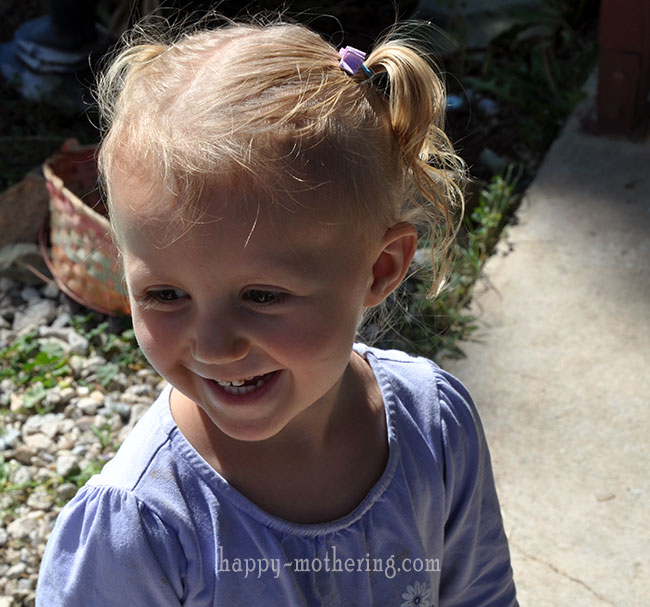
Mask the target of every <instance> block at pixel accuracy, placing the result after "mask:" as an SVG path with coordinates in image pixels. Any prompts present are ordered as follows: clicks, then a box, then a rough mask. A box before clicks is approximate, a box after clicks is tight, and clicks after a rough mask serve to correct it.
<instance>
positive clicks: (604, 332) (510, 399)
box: [442, 101, 650, 607]
mask: <svg viewBox="0 0 650 607" xmlns="http://www.w3.org/2000/svg"><path fill="white" fill-rule="evenodd" d="M588 103H589V102H587V103H586V104H583V105H582V106H581V107H580V108H579V109H578V110H576V112H575V113H574V115H573V117H572V119H571V120H570V121H569V123H568V125H567V127H566V128H565V130H564V131H563V133H562V134H561V136H560V137H559V139H558V140H557V141H556V142H555V144H554V146H553V147H552V149H551V150H550V152H549V153H548V155H547V157H546V159H545V161H544V163H543V165H542V167H541V170H540V171H539V173H538V175H537V177H536V179H535V181H534V183H533V184H532V186H531V187H530V189H529V191H528V193H527V196H526V198H525V200H524V202H523V204H522V207H521V209H520V211H519V212H518V219H519V223H518V225H516V226H513V227H511V228H509V230H508V235H507V242H508V243H510V245H511V246H512V250H511V251H510V252H509V253H507V254H505V251H506V250H507V249H508V247H506V246H503V243H502V245H501V246H500V247H499V248H500V250H501V251H500V252H499V253H498V254H497V255H495V256H494V257H493V258H491V259H490V260H489V262H488V264H487V266H486V270H485V271H486V274H487V277H488V279H489V282H490V283H491V288H488V289H486V288H483V290H481V289H479V292H478V293H477V295H476V297H475V300H474V312H475V313H477V314H478V315H479V317H480V322H481V325H482V326H481V329H480V331H479V333H478V335H477V336H476V337H477V338H478V339H479V341H476V342H469V343H465V344H462V347H463V349H464V350H465V352H466V354H467V358H466V359H463V360H459V361H449V360H448V361H442V364H443V366H444V367H446V368H448V369H449V370H450V371H452V372H453V373H455V374H456V375H458V376H459V377H460V378H461V379H462V380H463V381H464V382H465V384H466V385H467V386H468V388H469V389H470V392H471V393H472V395H473V397H474V399H475V400H476V402H477V405H478V407H479V410H480V412H481V415H482V418H483V422H484V424H485V427H486V432H487V435H488V440H489V442H490V446H491V450H492V458H493V463H494V468H495V471H496V478H497V486H498V489H499V494H500V498H501V505H502V510H503V515H504V519H505V524H506V531H507V533H508V536H509V538H510V545H511V551H512V557H513V567H514V571H515V581H516V583H517V586H518V591H519V600H520V603H521V605H522V607H544V606H547V605H548V606H553V607H559V606H561V607H568V606H571V607H590V606H595V607H597V606H601V605H603V606H604V605H615V606H617V607H646V606H647V605H650V141H646V142H643V143H632V142H629V141H626V140H617V139H611V138H597V137H593V136H589V135H585V134H583V133H581V132H580V131H579V122H578V121H579V118H580V117H581V113H582V112H584V111H585V107H586V106H587V105H588ZM591 103H592V105H593V101H592V102H591Z"/></svg>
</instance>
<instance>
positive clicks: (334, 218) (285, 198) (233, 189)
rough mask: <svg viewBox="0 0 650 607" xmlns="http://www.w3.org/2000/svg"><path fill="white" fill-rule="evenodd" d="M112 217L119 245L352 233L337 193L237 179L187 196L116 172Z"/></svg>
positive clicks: (291, 240) (321, 239)
mask: <svg viewBox="0 0 650 607" xmlns="http://www.w3.org/2000/svg"><path fill="white" fill-rule="evenodd" d="M111 186H112V187H111V194H112V202H113V222H114V229H115V231H116V233H117V237H118V241H119V244H120V245H121V247H122V248H123V249H131V250H133V248H134V247H137V246H138V245H137V243H138V241H141V240H143V239H146V240H147V241H149V242H156V243H157V244H158V246H159V247H160V248H161V249H162V248H167V247H170V246H172V245H174V244H175V245H181V246H190V247H192V248H196V247H204V246H210V245H211V243H213V242H214V239H215V237H218V235H223V233H224V231H226V232H228V234H229V236H232V239H230V240H231V242H232V243H234V244H235V245H236V246H237V247H241V248H244V247H246V246H248V245H249V244H250V245H252V244H257V243H263V242H264V241H265V240H266V241H267V242H268V241H269V239H270V240H273V241H275V242H278V243H286V244H287V245H288V246H293V245H298V244H300V243H302V242H310V241H311V242H313V243H314V244H316V245H317V244H319V243H320V244H323V245H326V244H327V243H333V242H337V241H340V240H342V239H345V240H351V239H353V238H354V234H353V232H354V230H353V228H352V224H351V222H350V221H349V219H348V218H347V217H346V214H345V212H344V205H343V203H342V201H341V200H340V198H337V197H335V196H332V195H331V194H330V193H328V192H327V191H326V190H325V189H321V190H319V191H316V190H314V189H311V190H305V191H302V192H289V191H287V192H282V190H280V191H265V190H264V189H260V188H256V187H253V186H251V184H249V183H245V182H243V181H240V182H234V183H232V182H225V181H220V182H214V183H211V184H209V185H208V186H207V187H205V188H203V189H202V191H201V193H200V195H199V196H196V197H195V198H191V197H190V196H189V195H188V196H187V198H186V199H183V197H182V196H176V195H175V194H173V193H169V192H167V193H164V192H160V191H158V190H159V189H160V188H157V187H156V186H155V185H154V184H152V183H151V182H150V181H148V180H143V179H140V178H138V177H136V176H134V175H133V174H127V173H125V172H124V171H121V172H120V173H119V174H117V175H116V179H115V180H114V181H113V182H112V184H111Z"/></svg>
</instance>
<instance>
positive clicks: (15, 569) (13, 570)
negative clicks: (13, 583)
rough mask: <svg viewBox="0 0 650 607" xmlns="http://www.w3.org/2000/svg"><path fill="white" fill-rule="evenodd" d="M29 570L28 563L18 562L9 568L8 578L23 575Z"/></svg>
mask: <svg viewBox="0 0 650 607" xmlns="http://www.w3.org/2000/svg"><path fill="white" fill-rule="evenodd" d="M25 571H27V565H25V563H16V564H15V565H12V566H11V567H9V570H8V571H7V573H6V577H8V578H17V577H20V576H21V575H23V574H24V573H25Z"/></svg>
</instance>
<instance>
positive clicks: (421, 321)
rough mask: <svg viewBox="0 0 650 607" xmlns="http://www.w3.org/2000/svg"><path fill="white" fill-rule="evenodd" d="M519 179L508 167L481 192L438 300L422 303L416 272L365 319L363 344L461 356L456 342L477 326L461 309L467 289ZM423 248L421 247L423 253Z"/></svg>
mask: <svg viewBox="0 0 650 607" xmlns="http://www.w3.org/2000/svg"><path fill="white" fill-rule="evenodd" d="M519 176H520V170H519V169H518V168H517V167H515V166H514V165H510V166H509V167H508V168H507V169H506V171H505V172H504V174H503V175H495V176H494V177H493V178H492V180H491V181H490V183H489V184H488V185H487V186H486V187H485V188H483V189H482V190H481V192H480V195H479V200H478V203H477V205H476V206H475V207H474V209H473V210H472V212H471V213H470V215H469V217H467V218H466V220H465V224H464V232H463V233H462V234H461V236H460V237H459V239H458V243H457V244H456V247H455V252H454V263H453V266H452V269H451V272H450V273H449V276H448V278H447V281H446V282H445V284H444V288H443V289H442V290H441V291H440V293H439V294H438V295H437V297H436V298H435V299H433V300H431V299H428V298H427V296H426V293H427V288H428V276H427V270H426V269H425V268H421V269H420V270H418V271H417V272H415V273H414V274H413V275H411V276H410V277H409V278H408V279H407V281H406V282H405V284H404V285H403V287H402V290H401V292H400V293H399V294H397V295H395V296H393V297H391V298H390V299H389V300H388V302H387V304H386V305H385V306H384V307H383V308H382V309H381V310H380V311H379V312H378V313H375V314H373V315H372V316H371V317H370V318H369V319H367V322H366V323H365V326H364V329H363V330H362V336H363V337H364V338H365V339H367V340H369V341H372V342H374V343H378V344H379V345H381V346H383V347H397V348H401V349H406V350H410V351H415V352H417V353H419V354H422V355H425V356H433V355H434V354H438V355H441V354H445V355H450V356H458V355H461V354H462V352H461V350H460V349H459V346H458V341H459V340H461V339H467V338H469V337H470V336H471V334H472V332H473V331H474V330H475V329H476V326H477V325H476V319H475V318H474V317H473V316H472V315H471V314H470V313H469V312H468V311H467V309H466V306H467V304H468V303H469V301H470V299H471V292H472V287H473V285H474V284H475V282H476V281H477V280H478V279H479V277H480V275H481V271H482V268H483V264H484V263H485V261H486V259H487V258H488V256H489V254H490V253H491V251H492V249H493V248H494V246H495V244H496V243H497V241H498V239H499V234H500V233H501V231H502V229H503V226H504V225H505V223H506V221H507V219H508V217H509V214H510V212H512V210H513V209H514V206H515V203H516V202H517V200H518V194H517V191H516V186H517V183H518V181H519ZM427 246H428V243H426V242H425V243H421V247H422V248H426V247H427Z"/></svg>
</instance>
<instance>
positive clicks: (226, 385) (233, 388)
mask: <svg viewBox="0 0 650 607" xmlns="http://www.w3.org/2000/svg"><path fill="white" fill-rule="evenodd" d="M276 373H277V371H271V372H270V373H265V374H264V375H256V376H255V377H247V378H245V379H235V380H233V381H224V380H221V379H215V380H213V381H214V382H215V383H217V384H218V385H219V387H221V389H222V390H223V391H224V392H227V393H228V394H235V395H241V394H250V393H251V392H254V391H255V390H259V388H261V387H262V386H263V385H264V384H266V383H267V382H268V381H269V380H270V379H271V378H272V377H273V376H274V375H275V374H276Z"/></svg>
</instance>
